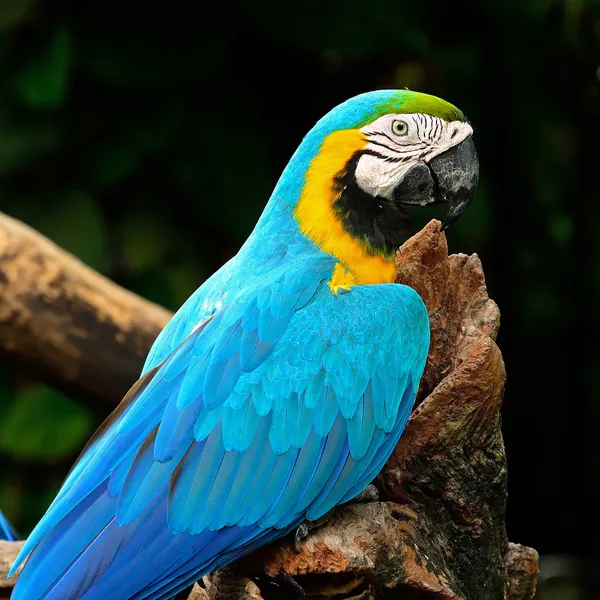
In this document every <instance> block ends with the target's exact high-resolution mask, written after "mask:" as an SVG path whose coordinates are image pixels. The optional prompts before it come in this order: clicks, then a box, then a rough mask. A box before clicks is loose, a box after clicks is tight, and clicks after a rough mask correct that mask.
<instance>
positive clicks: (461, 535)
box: [0, 215, 538, 600]
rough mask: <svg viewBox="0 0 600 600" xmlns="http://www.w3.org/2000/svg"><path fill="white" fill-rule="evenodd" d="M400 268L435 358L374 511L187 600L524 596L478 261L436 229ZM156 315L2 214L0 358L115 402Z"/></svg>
mask: <svg viewBox="0 0 600 600" xmlns="http://www.w3.org/2000/svg"><path fill="white" fill-rule="evenodd" d="M396 267H397V281H398V282H399V283H404V284H406V285H410V286H411V287H413V288H414V289H416V290H417V291H418V292H419V294H420V295H421V297H422V298H423V300H424V302H425V304H426V305H427V308H428V311H429V316H430V322H431V349H430V354H429V358H428V361H427V366H426V368H425V373H424V375H423V379H422V382H421V387H420V390H419V394H418V397H417V405H416V408H415V410H414V411H413V413H412V415H411V418H410V420H409V422H408V425H407V427H406V431H405V432H404V434H403V436H402V438H401V440H400V443H399V444H398V446H397V447H396V449H395V451H394V453H393V455H392V457H391V458H390V460H389V461H388V463H387V465H386V466H385V468H384V470H383V471H382V473H381V474H380V475H379V477H378V478H377V480H376V482H375V483H376V485H377V487H378V489H379V492H380V500H379V501H377V502H369V503H366V504H350V505H347V506H344V507H338V508H337V509H336V510H335V513H334V516H333V518H332V519H331V520H330V521H329V522H328V523H327V524H326V525H324V526H322V527H321V528H318V529H316V530H313V531H312V532H311V534H310V535H309V536H308V538H307V539H306V540H304V541H303V542H302V544H301V551H300V552H299V553H297V552H296V551H295V550H294V547H293V544H292V540H290V539H285V540H283V541H281V542H279V543H276V544H273V545H271V546H268V547H266V548H263V549H261V550H258V551H257V552H255V553H253V554H251V555H249V556H248V557H246V558H244V559H243V560H242V561H241V562H239V563H238V564H236V565H233V566H232V567H230V568H228V569H226V570H223V571H220V572H217V573H213V574H211V575H210V576H208V577H205V578H204V579H203V581H202V582H199V584H197V585H196V586H195V587H194V589H193V590H192V591H191V593H190V595H189V598H190V599H191V598H195V599H204V598H207V599H208V598H210V599H211V600H216V599H219V598H222V599H228V600H238V599H239V600H241V599H254V600H261V599H262V600H275V599H279V598H281V599H284V598H290V597H293V596H294V595H300V596H302V594H306V596H307V597H308V598H311V599H312V598H318V599H323V600H325V599H327V598H336V599H337V600H341V599H355V600H356V599H359V598H360V599H367V598H380V599H387V598H407V599H421V600H504V599H505V598H506V599H510V600H531V598H533V595H534V593H535V585H536V582H537V575H538V570H537V553H536V552H535V550H532V549H530V548H524V547H522V546H518V545H514V544H509V543H508V541H507V538H506V528H505V509H506V456H505V453H504V444H503V440H502V434H501V430H500V407H501V403H502V395H503V390H504V382H505V370H504V363H503V361H502V355H501V353H500V350H499V349H498V347H497V346H496V343H495V338H496V334H497V332H498V328H499V324H500V315H499V311H498V308H497V306H496V304H495V303H494V302H493V301H492V300H490V299H489V297H488V295H487V290H486V287H485V280H484V275H483V270H482V267H481V263H480V261H479V259H478V257H477V256H476V255H473V256H465V255H462V254H458V255H451V256H448V248H447V244H446V238H445V236H444V234H443V233H441V231H440V224H439V222H438V221H432V222H431V223H429V225H427V226H426V227H425V228H424V229H423V230H422V231H421V232H419V233H418V234H417V235H416V236H414V237H413V238H411V239H410V240H409V241H408V242H406V243H405V244H404V245H403V246H402V248H401V249H400V250H399V252H398V254H397V258H396ZM168 317H169V314H168V313H167V312H166V311H164V309H161V308H160V307H157V306H155V305H152V304H151V303H149V302H147V301H145V300H142V299H141V298H139V297H137V296H135V295H133V294H131V293H129V292H126V291H125V290H122V289H121V288H119V287H118V286H116V285H115V284H114V283H112V282H110V281H108V280H107V279H105V278H103V277H101V276H100V275H98V274H96V273H94V272H93V271H92V270H90V269H89V268H87V267H85V266H84V265H82V264H81V263H80V262H79V261H77V260H76V259H74V258H73V257H71V256H69V255H67V254H66V253H65V252H63V251H61V250H60V249H58V248H57V247H56V246H54V245H53V244H52V243H51V242H49V241H48V240H46V239H45V238H43V237H42V236H40V235H39V234H37V233H36V232H34V231H32V230H31V229H29V228H27V227H26V226H24V225H22V224H20V223H18V222H16V221H14V220H12V219H9V218H7V217H3V216H1V215H0V347H2V348H4V349H5V350H7V351H9V352H14V353H16V354H17V355H18V356H20V357H21V358H25V359H27V360H28V361H30V362H32V363H34V364H35V365H36V366H37V367H38V369H39V370H40V371H41V372H46V373H51V374H52V378H53V380H55V381H57V382H58V384H59V385H60V384H63V385H67V386H68V387H69V388H71V389H75V390H76V391H77V392H78V393H80V394H81V395H82V396H84V397H85V396H86V395H87V396H89V397H90V398H91V399H92V400H93V401H98V400H100V401H101V402H105V403H106V404H107V406H108V405H109V404H115V403H116V402H117V401H118V400H119V399H120V396H122V395H123V394H124V393H125V391H126V388H127V387H128V386H129V385H131V383H133V381H134V380H135V379H136V378H137V376H138V374H139V371H140V368H141V365H142V363H143V357H144V355H145V354H146V352H147V350H148V348H149V346H150V344H151V343H152V341H153V339H154V337H155V336H156V334H157V333H158V331H159V330H160V328H161V327H162V326H164V324H165V323H166V321H167V319H168ZM17 546H18V543H13V544H11V543H8V542H3V543H0V596H1V594H2V593H3V592H4V593H5V594H7V593H9V590H10V588H11V586H12V585H13V584H14V581H12V580H4V578H3V576H2V574H3V573H5V572H6V568H7V565H8V564H10V562H11V561H12V560H13V558H14V555H15V554H16V551H17ZM300 588H302V590H304V591H303V592H302V591H301V590H300ZM5 597H6V596H5Z"/></svg>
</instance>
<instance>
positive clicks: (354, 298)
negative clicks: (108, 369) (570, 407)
mask: <svg viewBox="0 0 600 600" xmlns="http://www.w3.org/2000/svg"><path fill="white" fill-rule="evenodd" d="M472 133H473V131H472V129H471V126H470V125H469V124H468V123H467V121H466V120H465V118H464V116H463V114H462V113H461V112H460V111H459V110H458V109H457V108H455V107H454V106H452V105H451V104H449V103H447V102H445V101H443V100H441V99H439V98H436V97H433V96H429V95H425V94H420V93H416V92H411V91H406V90H405V91H397V90H392V91H377V92H370V93H366V94H362V95H360V96H356V97H354V98H351V99H350V100H348V101H346V102H344V103H343V104H341V105H340V106H338V107H336V108H334V109H333V110H332V111H331V112H330V113H328V114H327V115H326V116H325V117H323V118H322V119H321V120H320V121H319V122H318V123H317V124H316V125H315V127H314V128H313V129H312V130H311V131H310V132H309V133H308V135H307V136H306V137H305V138H304V140H303V141H302V143H301V144H300V146H299V148H298V150H297V151H296V153H295V154H294V156H293V157H292V159H291V160H290V162H289V164H288V165H287V167H286V168H285V170H284V172H283V174H282V176H281V178H280V180H279V182H278V183H277V186H276V187H275V190H274V192H273V194H272V196H271V199H270V200H269V202H268V204H267V206H266V208H265V210H264V213H263V214H262V216H261V218H260V220H259V222H258V224H257V225H256V228H255V229H254V231H253V233H252V234H251V235H250V237H249V238H248V240H247V241H246V243H245V244H244V245H243V247H242V248H241V250H240V251H239V253H238V254H237V256H235V257H234V258H233V259H231V260H230V261H229V262H228V263H227V264H226V265H224V266H223V267H222V268H221V269H220V270H219V271H218V272H217V273H215V274H214V275H213V276H212V277H211V278H210V279H208V280H207V281H206V282H205V283H204V284H203V285H202V286H201V287H200V288H199V289H198V290H197V291H196V292H195V293H194V294H193V295H192V296H191V297H190V298H189V300H188V301H187V302H186V303H185V304H184V305H183V306H182V308H181V309H180V310H179V311H178V312H177V314H176V315H175V316H174V317H173V319H172V320H171V321H170V323H169V324H168V325H167V326H166V327H165V329H164V330H163V331H162V333H161V334H160V335H159V337H158V339H157V340H156V342H155V343H154V346H153V347H152V350H151V351H150V354H149V356H148V358H147V361H146V364H145V367H144V370H143V373H142V376H141V378H140V379H139V381H138V382H137V383H136V384H135V385H134V386H133V387H132V389H131V390H130V391H129V393H128V394H127V396H126V397H125V398H124V400H123V401H122V403H121V404H120V406H119V407H118V408H117V409H116V411H115V412H114V413H113V414H112V415H111V417H110V418H109V419H108V420H107V421H106V422H105V423H104V425H103V426H102V427H101V428H100V429H99V430H98V432H96V434H95V435H94V437H93V438H92V439H91V441H90V442H89V443H88V445H87V446H86V448H85V449H84V450H83V452H82V454H81V456H80V458H79V459H78V461H77V462H76V464H75V465H74V467H73V468H72V470H71V472H70V474H69V475H68V477H67V479H66V481H65V482H64V484H63V486H62V488H61V490H60V492H59V493H58V495H57V497H56V499H55V500H54V502H53V503H52V505H51V506H50V508H49V509H48V511H47V512H46V514H45V515H44V517H43V518H42V520H41V521H40V523H39V524H38V525H37V527H36V528H35V529H34V531H33V532H32V534H31V535H30V536H29V539H28V540H27V542H26V544H25V546H24V547H23V550H22V552H21V553H20V555H19V557H18V559H17V561H16V564H15V566H14V568H16V567H17V566H18V565H19V564H20V563H21V562H22V561H23V560H24V559H25V557H27V556H28V555H30V556H29V559H28V561H27V563H26V564H25V567H24V569H23V572H22V574H21V576H20V579H19V581H18V583H17V586H16V588H15V591H14V594H13V599H15V600H38V599H41V598H44V599H46V600H70V599H82V600H124V599H128V598H140V599H141V598H146V599H149V598H170V597H172V596H173V595H175V594H176V593H177V592H178V591H180V590H182V589H184V588H185V587H187V586H189V585H190V584H191V583H192V582H194V581H195V580H197V579H198V578H200V577H201V576H202V575H203V574H206V573H208V572H210V571H212V570H213V569H216V568H219V567H223V566H225V565H227V564H229V563H231V562H232V561H235V560H236V559H237V558H239V557H240V556H242V555H244V554H246V553H248V552H249V551H251V550H253V549H255V548H257V547H259V546H262V545H264V544H267V543H269V542H271V541H273V540H275V539H277V538H280V537H282V536H284V535H286V534H287V533H288V532H291V531H293V530H294V529H295V528H297V527H298V526H299V525H300V524H301V523H302V522H303V521H305V520H309V521H310V520H316V519H319V518H320V517H321V516H322V515H324V514H325V513H327V512H328V511H329V510H330V509H331V508H332V507H334V506H335V505H337V504H340V503H343V502H346V501H348V500H350V499H352V498H353V497H354V496H356V495H357V494H358V493H359V492H361V491H362V490H364V489H365V488H366V486H367V485H368V484H369V483H370V482H371V481H372V480H373V478H374V477H375V476H376V474H377V473H378V472H379V470H380V469H381V468H382V466H383V465H384V463H385V461H386V460H387V458H388V457H389V456H390V454H391V452H392V450H393V448H394V446H395V445H396V443H397V442H398V439H399V437H400V435H401V433H402V430H403V428H404V426H405V424H406V421H407V419H408V416H409V413H410V410H411V407H412V404H413V401H414V398H415V394H416V391H417V387H418V385H419V380H420V378H421V374H422V372H423V368H424V365H425V359H426V357H427V352H428V346H429V322H428V316H427V311H426V309H425V306H424V305H423V302H422V301H421V299H420V298H419V296H418V295H417V293H416V292H415V291H414V290H412V289H410V288H408V287H406V286H402V285H398V284H395V283H393V281H394V276H395V268H394V255H395V252H396V250H397V248H398V246H399V244H400V243H401V242H402V241H403V240H404V239H405V238H406V236H407V224H408V220H407V213H406V212H405V210H404V209H403V205H419V206H424V205H427V204H432V203H436V202H448V203H449V207H450V210H449V213H448V217H447V220H446V225H447V224H449V223H450V222H452V221H453V220H455V219H456V218H458V216H459V215H460V214H461V213H462V212H463V211H464V210H465V208H466V206H467V204H468V202H469V201H470V199H471V197H472V195H473V193H474V189H475V186H476V183H477V176H478V166H477V157H476V153H475V149H474V145H473V142H472V137H471V136H472Z"/></svg>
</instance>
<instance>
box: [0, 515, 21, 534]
mask: <svg viewBox="0 0 600 600" xmlns="http://www.w3.org/2000/svg"><path fill="white" fill-rule="evenodd" d="M16 539H17V534H16V532H15V530H14V529H13V527H12V525H11V524H10V523H9V521H8V519H7V518H6V517H5V516H4V515H3V514H2V511H1V510H0V540H7V541H9V542H14V541H15V540H16Z"/></svg>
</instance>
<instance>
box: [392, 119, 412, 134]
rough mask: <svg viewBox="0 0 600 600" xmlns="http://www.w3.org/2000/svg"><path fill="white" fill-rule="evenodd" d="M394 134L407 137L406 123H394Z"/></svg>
mask: <svg viewBox="0 0 600 600" xmlns="http://www.w3.org/2000/svg"><path fill="white" fill-rule="evenodd" d="M392 132H393V133H394V134H395V135H406V134H407V133H408V125H407V123H406V121H394V122H393V123H392Z"/></svg>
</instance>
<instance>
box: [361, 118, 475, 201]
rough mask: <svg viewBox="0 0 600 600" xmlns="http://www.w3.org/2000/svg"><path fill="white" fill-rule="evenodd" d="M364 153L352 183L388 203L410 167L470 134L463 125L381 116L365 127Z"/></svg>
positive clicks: (459, 123)
mask: <svg viewBox="0 0 600 600" xmlns="http://www.w3.org/2000/svg"><path fill="white" fill-rule="evenodd" d="M361 131H362V132H363V133H364V134H365V137H366V138H367V141H368V145H367V149H368V150H371V151H373V152H375V153H377V154H378V155H379V156H373V155H372V154H363V155H362V156H361V157H360V159H359V160H358V164H357V165H356V182H357V183H358V185H359V186H360V188H361V189H362V190H363V191H365V192H367V193H368V194H370V195H371V196H381V197H383V198H387V199H389V200H391V199H392V194H393V191H394V188H395V187H396V186H397V185H398V184H399V183H400V181H402V178H403V177H404V175H405V174H406V173H407V172H408V171H409V170H410V168H411V167H412V166H414V165H415V164H417V163H419V162H423V163H428V162H429V161H430V160H431V159H432V158H434V157H435V156H437V155H438V154H441V153H442V152H445V151H446V150H449V149H450V148H452V147H453V146H456V145H458V144H460V142H462V141H463V140H464V139H465V138H466V137H468V136H469V135H472V134H473V128H472V127H471V126H470V125H469V124H468V123H464V122H463V121H450V122H447V121H444V120H443V119H439V118H438V117H432V116H431V115H425V114H421V113H414V114H408V115H400V114H398V115H396V114H390V115H384V116H383V117H379V119H377V120H376V121H373V122H372V123H369V124H368V125H365V126H364V127H363V128H362V129H361Z"/></svg>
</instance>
